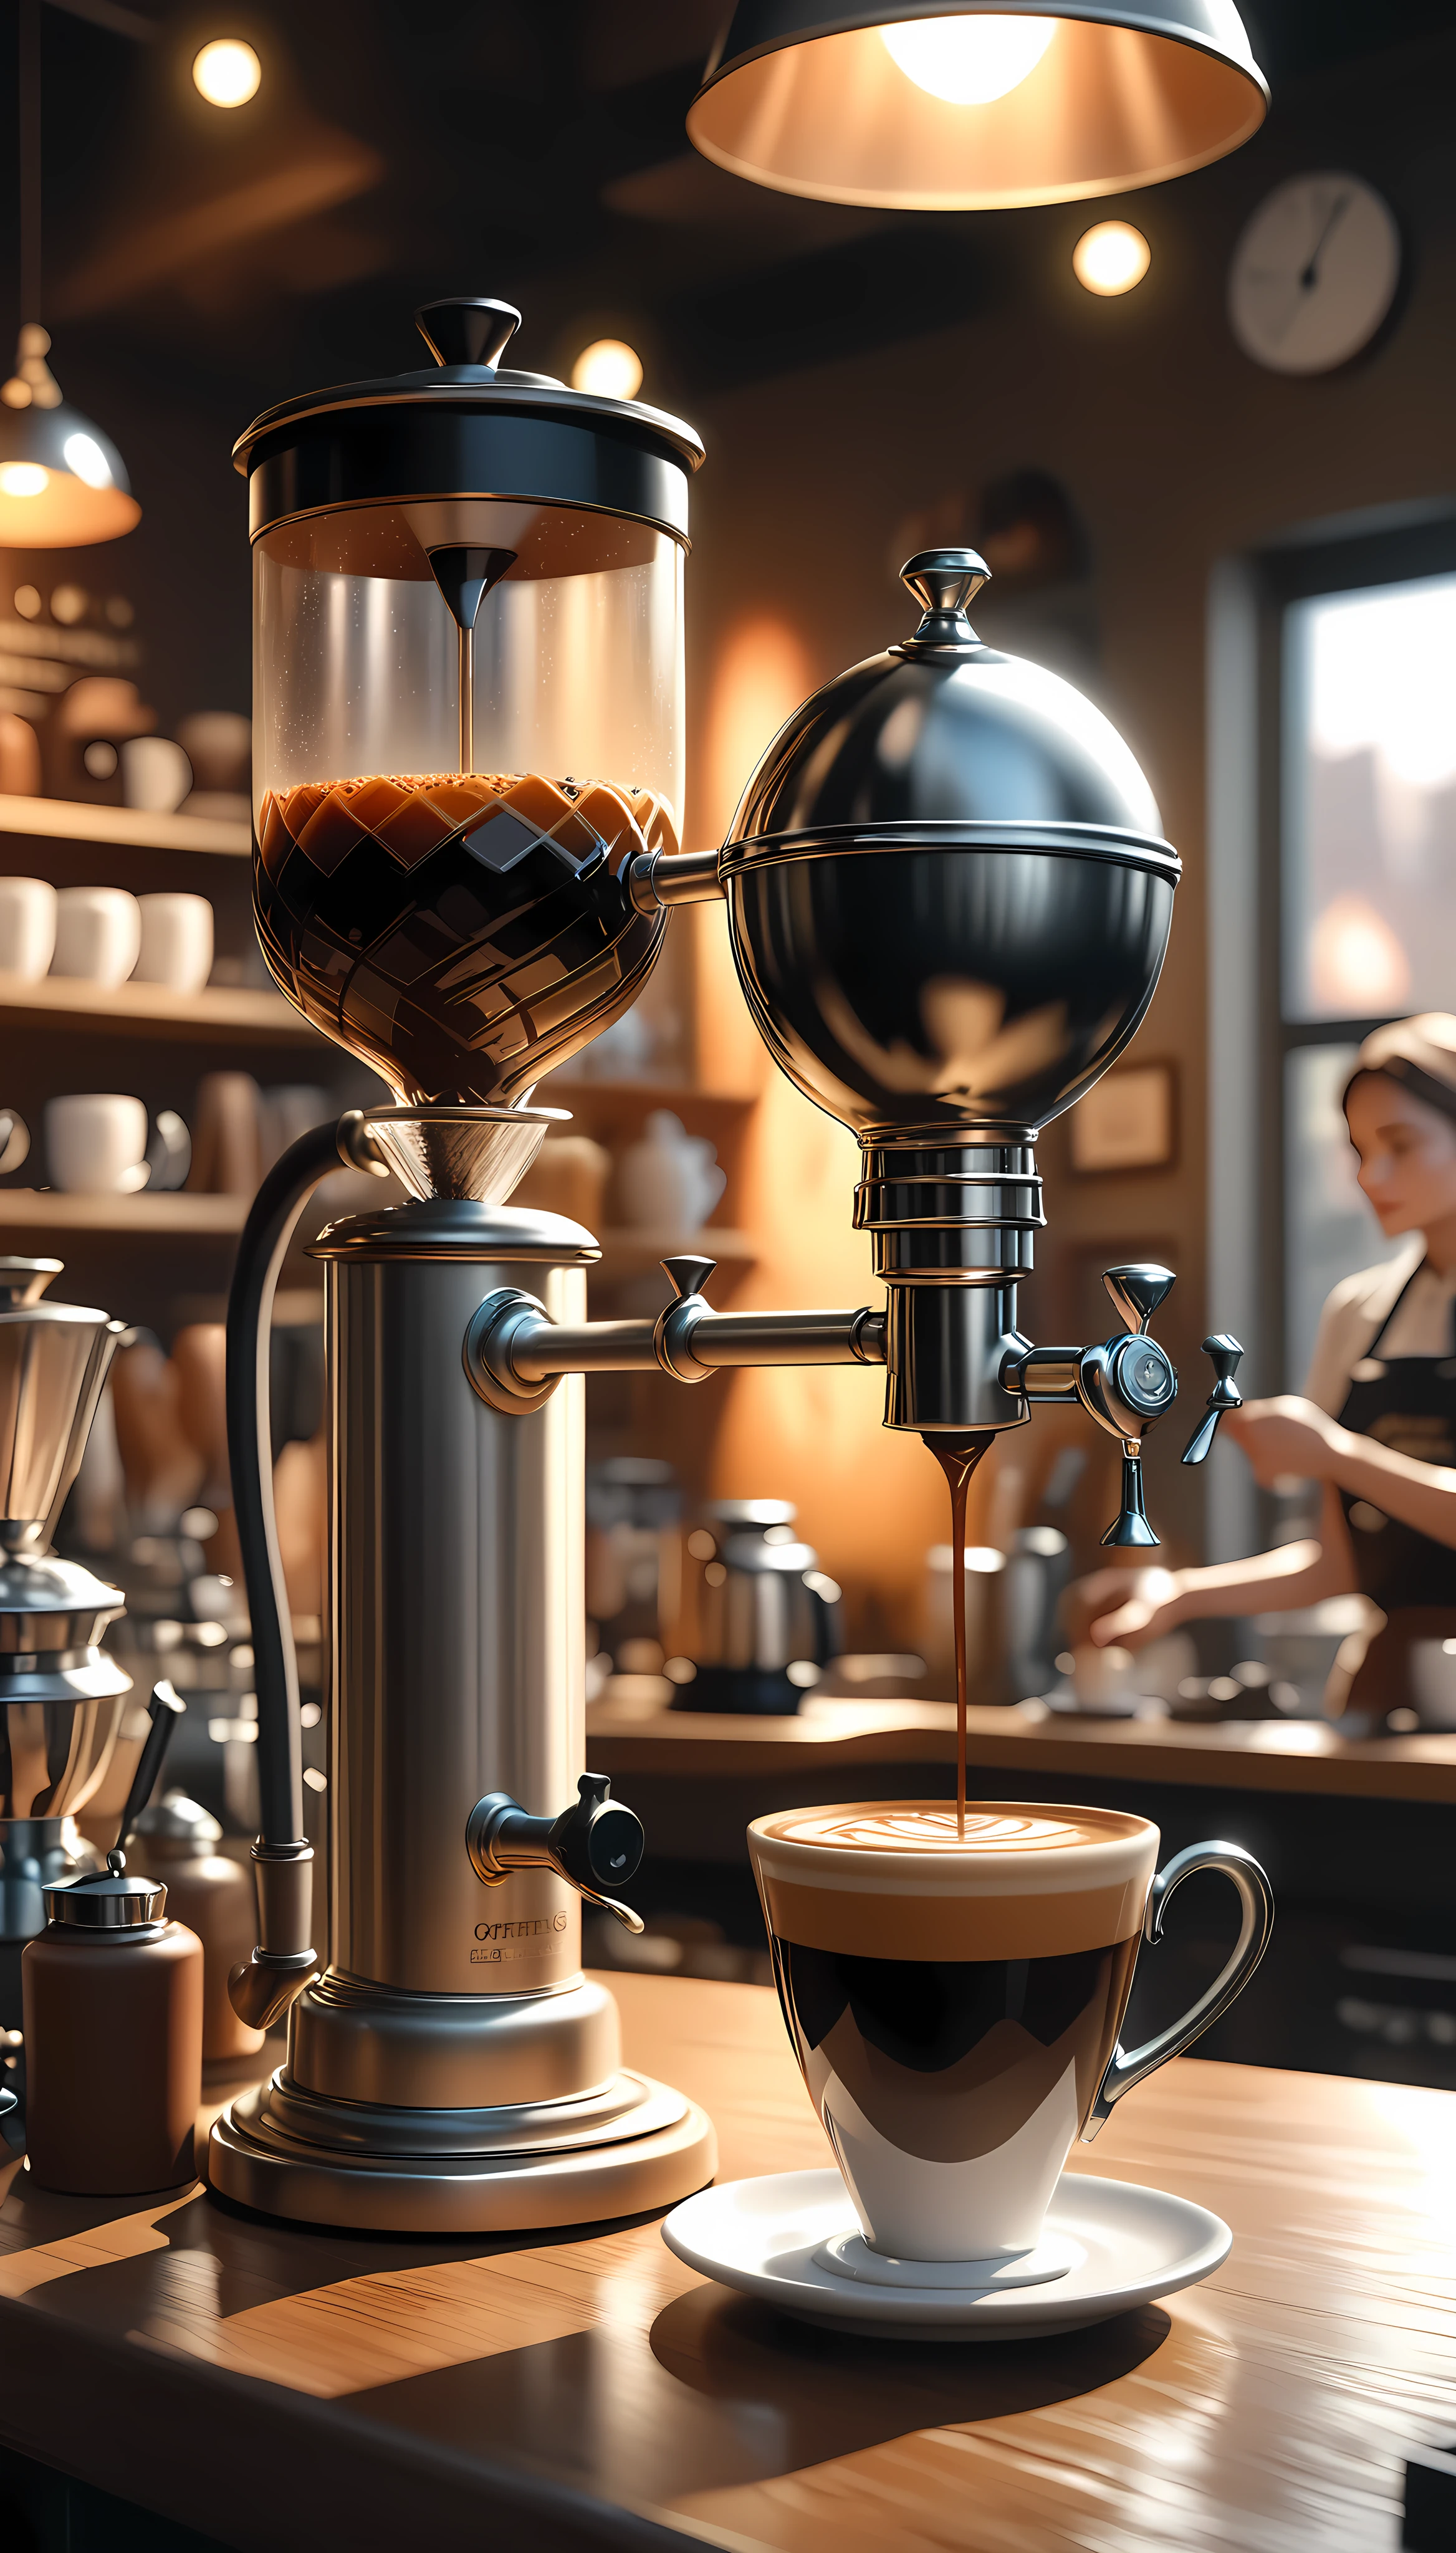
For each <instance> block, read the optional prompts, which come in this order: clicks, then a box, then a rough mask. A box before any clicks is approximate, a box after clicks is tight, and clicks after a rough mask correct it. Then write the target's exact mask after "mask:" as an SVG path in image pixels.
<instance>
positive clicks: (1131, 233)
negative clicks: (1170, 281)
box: [1071, 222, 1153, 299]
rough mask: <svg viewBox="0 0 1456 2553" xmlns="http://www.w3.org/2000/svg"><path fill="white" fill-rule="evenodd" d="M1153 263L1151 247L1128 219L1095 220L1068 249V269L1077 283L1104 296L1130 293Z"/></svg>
mask: <svg viewBox="0 0 1456 2553" xmlns="http://www.w3.org/2000/svg"><path fill="white" fill-rule="evenodd" d="M1152 262H1153V252H1152V250H1151V249H1150V248H1149V246H1148V243H1147V241H1146V240H1145V239H1144V237H1143V234H1142V232H1141V231H1139V230H1134V228H1133V225H1132V223H1131V222H1094V223H1093V225H1092V227H1091V229H1090V230H1089V231H1083V233H1082V235H1081V238H1080V239H1079V240H1078V241H1077V244H1076V246H1075V248H1074V249H1073V250H1072V252H1071V271H1072V273H1073V275H1074V276H1075V277H1076V279H1077V281H1078V283H1080V284H1081V285H1082V286H1083V287H1084V289H1085V290H1086V291H1088V292H1097V293H1101V294H1102V296H1103V297H1104V299H1105V298H1110V297H1111V295H1112V294H1114V293H1117V292H1131V291H1132V289H1133V286H1134V284H1138V283H1141V282H1142V280H1143V277H1144V276H1145V275H1146V274H1147V272H1148V269H1149V267H1150V266H1151V264H1152Z"/></svg>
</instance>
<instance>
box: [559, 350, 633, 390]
mask: <svg viewBox="0 0 1456 2553" xmlns="http://www.w3.org/2000/svg"><path fill="white" fill-rule="evenodd" d="M571 386H572V389H574V390H590V391H591V392H592V395H593V397H594V398H615V399H630V398H635V397H636V395H637V392H638V390H639V389H641V387H642V358H641V356H640V355H639V354H638V353H637V351H636V348H635V347H634V346H628V345H626V344H625V343H624V342H623V340H622V339H621V338H620V337H598V338H597V339H596V340H595V341H594V343H593V344H592V345H590V346H584V347H583V348H582V351H581V353H580V354H579V355H578V357H577V359H576V362H575V363H574V364H573V365H572V368H571Z"/></svg>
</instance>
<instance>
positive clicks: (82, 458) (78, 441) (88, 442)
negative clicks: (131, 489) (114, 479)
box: [61, 434, 111, 488]
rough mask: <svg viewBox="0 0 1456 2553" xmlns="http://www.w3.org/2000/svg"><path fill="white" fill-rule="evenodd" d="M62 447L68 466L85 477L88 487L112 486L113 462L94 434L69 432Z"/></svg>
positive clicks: (78, 475) (80, 476)
mask: <svg viewBox="0 0 1456 2553" xmlns="http://www.w3.org/2000/svg"><path fill="white" fill-rule="evenodd" d="M61 448H62V450H63V452H64V454H65V466H66V468H67V469H68V470H73V471H74V472H75V475H76V477H77V478H78V479H84V481H85V483H86V486H87V487H88V488H109V487H110V485H111V464H110V462H109V461H108V460H107V458H106V455H105V453H104V452H103V451H102V449H101V446H100V444H99V443H98V442H97V440H96V438H95V436H94V434H68V435H67V436H66V438H65V442H64V444H63V445H62V447H61Z"/></svg>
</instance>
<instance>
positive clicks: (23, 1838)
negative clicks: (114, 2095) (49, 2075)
mask: <svg viewBox="0 0 1456 2553" xmlns="http://www.w3.org/2000/svg"><path fill="white" fill-rule="evenodd" d="M59 1273H60V1262H59V1260H57V1259H0V2022H3V2023H4V2024H5V2025H6V2026H7V2027H10V2028H15V2027H17V2026H18V2025H19V2021H20V1979H19V1961H20V1952H21V1949H22V1948H23V1946H24V1944H25V1942H27V1941H29V1940H30V1939H32V1938H33V1936H34V1935H35V1934H37V1933H39V1932H40V1931H41V1929H42V1928H43V1926H44V1924H45V1921H46V1916H45V1906H44V1898H43V1890H44V1889H45V1888H46V1887H48V1886H52V1885H55V1884H57V1883H59V1882H61V1881H63V1880H65V1879H67V1878H69V1877H71V1876H73V1875H74V1873H75V1872H76V1871H77V1870H81V1869H85V1868H88V1867H89V1866H90V1864H91V1862H92V1860H93V1859H94V1856H93V1855H92V1853H91V1851H90V1847H89V1846H88V1845H87V1844H85V1843H84V1842H83V1840H82V1838H81V1836H80V1835H79V1833H78V1832H77V1831H76V1829H75V1827H74V1826H73V1825H71V1823H70V1821H71V1820H72V1819H73V1818H74V1816H75V1814H76V1812H77V1811H78V1810H79V1809H81V1808H83V1807H84V1806H85V1804H86V1802H87V1800H88V1799H90V1798H91V1796H92V1794H93V1793H94V1792H95V1791H96V1790H97V1788H98V1787H99V1785H100V1783H101V1780H102V1777H103V1775H104V1774H105V1771H106V1768H107V1765H108V1764H109V1762H110V1760H111V1753H112V1749H113V1747H114V1745H115V1743H116V1735H117V1730H118V1727H119V1725H120V1721H121V1716H122V1711H123V1709H124V1706H125V1702H126V1697H127V1695H128V1694H129V1693H130V1691H131V1678H130V1677H129V1676H128V1675H127V1674H125V1672H124V1671H123V1669H122V1668H121V1667H120V1666H118V1664H117V1662H116V1660H115V1659H114V1658H113V1657H111V1656H110V1655H109V1654H108V1653H107V1652H106V1651H105V1650H104V1649H102V1647H101V1646H100V1641H101V1635H102V1633H103V1632H104V1630H105V1629H106V1627H107V1625H108V1623H110V1622H113V1621H114V1620H115V1619H116V1617H117V1615H118V1614H119V1613H120V1612H121V1611H122V1610H123V1600H122V1596H121V1592H120V1590H119V1589H118V1588H115V1587H110V1586H108V1585H107V1584H106V1583H105V1581H104V1580H102V1579H99V1578H97V1577H95V1576H93V1574H92V1572H91V1571H90V1570H89V1569H85V1568H83V1567H81V1566H80V1564H79V1563H77V1562H75V1561H70V1560H62V1559H60V1558H59V1557H58V1556H57V1555H56V1552H54V1551H53V1550H52V1548H51V1544H52V1538H53V1535H54V1533H55V1529H56V1521H57V1519H58V1517H59V1514H60V1510H61V1508H62V1506H63V1505H64V1503H65V1498H66V1495H67V1493H68V1491H69V1489H70V1487H71V1484H72V1482H73V1481H74V1479H75V1476H76V1473H77V1471H78V1470H79V1468H80V1460H81V1455H82V1452H83V1451H84V1448H85V1442H86V1437H87V1434H88V1433H89V1430H90V1426H91V1421H92V1419H93V1418H94V1416H95V1414H96V1404H97V1401H98V1400H99V1399H100V1396H101V1390H102V1387H103V1385H104V1383H105V1381H106V1376H107V1372H108V1369H109V1367H110V1364H111V1360H112V1358H113V1356H114V1355H115V1353H116V1349H117V1346H118V1343H119V1342H120V1340H121V1339H122V1337H123V1336H124V1335H125V1333H124V1329H123V1326H122V1324H121V1323H120V1322H118V1321H113V1320H112V1319H111V1318H110V1317H109V1315H108V1314H107V1313H105V1312H98V1311H91V1310H88V1309H85V1308H83V1307H82V1306H80V1305H78V1304H73V1303H49V1302H43V1301H42V1299H41V1298H42V1296H43V1294H44V1293H45V1290H46V1288H47V1286H48V1285H49V1284H50V1282H51V1280H52V1278H53V1277H55V1276H58V1275H59Z"/></svg>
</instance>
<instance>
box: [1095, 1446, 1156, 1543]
mask: <svg viewBox="0 0 1456 2553" xmlns="http://www.w3.org/2000/svg"><path fill="white" fill-rule="evenodd" d="M1102 1545H1103V1549H1104V1550H1106V1549H1107V1548H1109V1547H1110V1548H1111V1549H1112V1550H1114V1551H1129V1550H1131V1551H1156V1550H1157V1548H1158V1536H1157V1534H1156V1533H1155V1532H1154V1530H1153V1528H1152V1526H1151V1525H1150V1523H1149V1522H1148V1510H1147V1508H1146V1507H1145V1505H1144V1504H1143V1445H1142V1439H1141V1437H1138V1436H1124V1438H1123V1440H1122V1502H1121V1504H1120V1506H1119V1507H1118V1510H1117V1514H1116V1516H1115V1518H1114V1520H1113V1522H1112V1523H1111V1524H1110V1525H1109V1526H1108V1528H1107V1531H1106V1532H1105V1533H1104V1534H1103V1536H1102Z"/></svg>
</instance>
